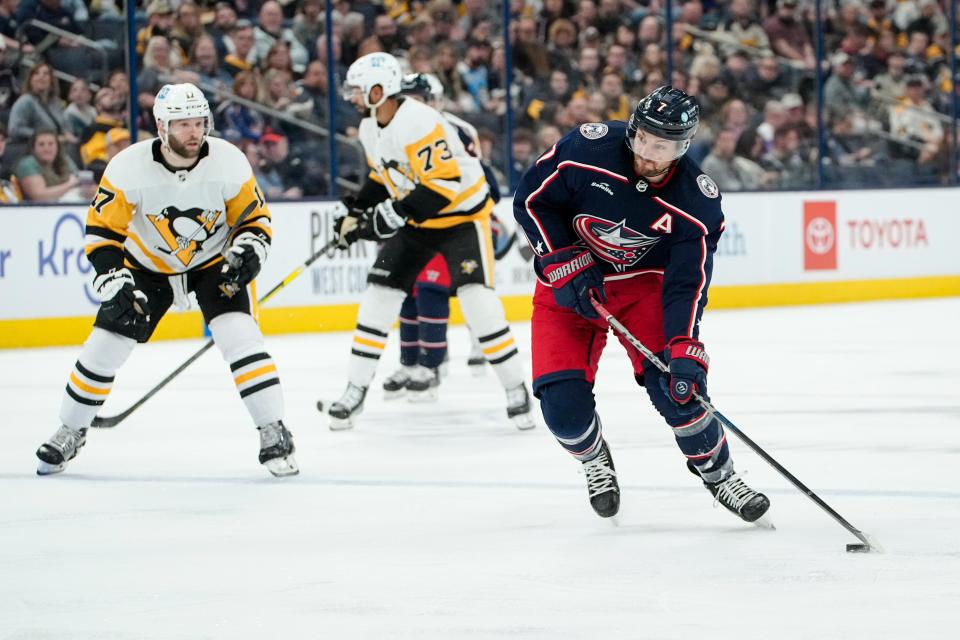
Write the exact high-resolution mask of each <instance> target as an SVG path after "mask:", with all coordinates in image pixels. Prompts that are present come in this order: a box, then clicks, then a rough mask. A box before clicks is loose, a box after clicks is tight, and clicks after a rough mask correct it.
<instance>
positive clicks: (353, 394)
mask: <svg viewBox="0 0 960 640" xmlns="http://www.w3.org/2000/svg"><path fill="white" fill-rule="evenodd" d="M366 397H367V388H366V387H358V386H357V385H355V384H352V383H347V389H346V391H344V392H343V395H342V396H340V399H339V400H337V401H336V402H334V403H333V404H332V405H330V410H329V411H328V412H327V414H328V415H329V416H330V430H331V431H344V430H346V429H352V428H353V421H354V418H355V417H356V416H358V415H360V413H362V412H363V399H364V398H366Z"/></svg>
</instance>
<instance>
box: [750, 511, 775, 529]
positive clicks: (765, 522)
mask: <svg viewBox="0 0 960 640" xmlns="http://www.w3.org/2000/svg"><path fill="white" fill-rule="evenodd" d="M751 524H753V525H755V526H757V527H760V528H761V529H768V530H770V531H776V530H777V527H776V526H774V524H773V520H771V519H770V512H769V511H768V512H767V513H765V514H763V515H762V516H760V517H759V518H757V519H756V520H754V521H753V522H752V523H751Z"/></svg>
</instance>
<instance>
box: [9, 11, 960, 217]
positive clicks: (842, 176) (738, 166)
mask: <svg viewBox="0 0 960 640" xmlns="http://www.w3.org/2000/svg"><path fill="white" fill-rule="evenodd" d="M503 1H505V2H508V3H509V7H508V11H509V14H510V20H509V25H508V27H507V29H506V31H507V33H508V34H509V38H510V45H511V47H510V49H511V56H512V68H513V80H514V82H513V86H512V87H510V88H509V90H508V87H507V82H506V70H507V67H508V64H507V48H506V47H505V46H504V45H505V43H504V25H503V20H504V10H503V4H502V2H491V1H489V0H423V1H417V0H381V1H373V0H333V25H332V32H333V38H332V40H331V41H330V42H328V41H327V25H326V13H325V11H326V3H325V2H321V0H280V1H278V0H227V1H222V0H221V1H214V0H150V1H149V3H148V4H145V5H143V4H141V5H138V20H139V22H138V26H139V29H138V33H137V36H136V51H137V69H136V80H137V82H136V95H135V96H133V99H134V100H135V102H136V105H137V107H138V110H139V114H140V115H139V119H138V123H137V124H138V129H139V131H137V132H136V133H137V135H136V136H132V135H131V132H130V131H129V129H128V126H129V122H128V117H129V116H128V104H129V86H130V85H129V76H128V73H127V71H126V68H125V66H124V62H123V60H124V50H123V46H122V42H124V38H125V33H126V30H125V24H124V18H123V10H122V3H119V4H118V1H117V0H0V59H2V62H3V64H2V66H0V178H2V181H0V202H3V201H11V200H15V199H17V198H22V199H24V200H47V201H49V200H69V199H73V200H82V199H84V198H86V197H89V195H90V194H91V192H92V190H94V189H95V188H96V182H97V180H98V179H99V176H100V175H101V174H102V171H103V169H104V167H105V166H106V163H107V162H108V161H109V159H110V158H111V157H113V155H115V154H116V153H117V152H119V151H120V150H121V149H123V148H124V147H125V146H127V145H129V144H130V142H131V139H132V138H133V137H137V138H139V139H144V138H147V137H150V136H151V135H154V134H155V125H154V122H153V118H152V116H151V108H152V106H153V100H154V96H155V95H156V93H157V91H158V90H159V89H160V87H161V86H163V85H164V84H166V83H169V82H185V81H187V82H193V83H195V84H197V85H198V86H200V87H201V88H202V89H203V91H204V92H205V94H206V95H207V98H208V100H209V101H210V104H211V108H212V109H213V111H214V116H215V128H216V135H219V136H221V137H223V138H225V139H227V140H230V141H231V142H233V143H234V144H236V145H237V146H238V147H240V148H241V149H242V150H243V151H244V153H245V154H246V155H247V157H248V158H249V159H250V162H251V164H252V165H253V166H254V167H255V170H256V173H257V177H258V180H259V181H260V184H261V186H262V187H263V189H264V191H265V192H266V193H267V195H268V196H269V197H271V198H299V197H309V196H319V195H324V194H326V193H328V190H329V188H330V184H331V183H330V176H329V171H330V157H329V141H328V138H327V136H326V130H327V129H328V128H333V129H334V130H335V132H336V134H337V140H338V145H337V149H338V158H339V167H338V171H337V174H338V175H337V178H340V179H343V180H347V181H351V182H359V181H361V180H362V177H363V174H364V173H365V167H364V166H363V160H362V155H361V154H360V153H359V152H358V148H357V146H356V144H355V143H353V142H352V141H351V138H355V137H356V127H357V125H358V123H359V120H360V114H358V113H357V112H356V111H355V110H354V108H353V107H352V106H351V105H350V104H349V103H347V102H345V101H343V100H341V99H340V98H339V94H340V88H339V86H338V87H334V88H331V87H330V86H329V82H328V69H329V68H331V67H332V70H333V77H334V80H335V82H336V83H337V84H338V85H340V84H342V82H343V80H344V78H345V75H346V70H347V68H348V67H349V65H350V63H351V62H353V60H355V59H356V58H357V57H359V56H361V55H364V54H366V53H370V52H373V51H387V52H390V53H392V54H394V55H397V56H398V57H399V58H400V59H401V63H402V64H403V65H404V67H405V68H406V69H408V70H409V71H410V72H427V73H432V74H435V75H436V76H437V77H438V78H439V79H440V81H441V83H442V84H443V86H444V89H445V93H446V98H445V102H446V103H445V109H446V110H448V111H450V112H452V113H455V114H457V115H459V116H461V117H463V118H464V119H466V120H468V121H470V122H472V123H473V124H474V125H475V126H476V127H477V128H478V130H479V132H480V139H481V148H482V150H483V152H484V154H485V155H486V158H487V160H488V161H489V162H490V163H491V164H492V165H493V166H494V167H495V171H496V174H497V177H498V180H499V181H500V182H501V183H502V186H504V187H507V186H508V185H509V184H510V183H513V182H515V180H516V179H517V178H518V177H519V174H520V173H521V172H522V171H524V170H525V169H526V168H527V167H528V166H529V165H530V164H531V163H532V162H533V161H535V159H536V157H537V156H538V155H539V154H540V153H541V152H543V151H544V150H546V149H548V148H549V147H550V146H552V145H553V144H554V143H555V142H556V141H557V140H558V139H559V138H560V137H561V136H562V135H564V134H565V133H566V132H567V131H568V130H570V129H571V128H573V127H575V126H577V125H580V124H582V123H585V122H591V121H597V120H608V119H617V120H625V119H627V118H628V117H629V115H630V113H631V111H632V109H633V107H634V106H635V104H636V102H637V100H638V99H639V98H640V97H642V96H643V95H645V94H646V93H649V92H650V91H652V90H653V89H655V88H656V87H658V86H660V85H662V84H668V83H669V84H672V85H674V86H676V87H679V88H681V89H683V90H685V91H687V92H688V93H691V94H694V95H696V96H697V98H698V99H699V101H700V104H701V109H702V119H701V127H700V131H699V133H698V135H697V137H696V139H695V141H694V144H693V145H692V147H691V149H690V152H689V153H690V154H691V156H692V157H693V158H694V159H695V160H697V161H698V162H700V163H701V164H702V166H703V168H704V170H705V171H706V172H708V173H709V174H710V175H711V176H713V178H714V179H715V180H716V182H717V183H718V184H719V185H720V187H721V188H722V189H724V190H728V191H736V190H768V189H810V188H815V187H817V186H828V187H847V186H874V187H875V186H894V185H914V184H953V183H955V181H956V179H957V175H956V174H953V175H951V173H950V172H951V170H954V171H955V169H956V162H955V156H954V162H951V158H950V154H951V153H953V154H955V153H956V149H957V146H958V145H957V144H956V141H955V140H953V141H951V140H950V136H951V135H952V134H953V133H954V132H955V131H956V128H955V127H953V126H951V121H950V117H949V114H950V113H951V108H952V104H953V100H954V95H953V94H954V92H955V91H956V90H955V82H954V80H955V79H954V78H952V77H951V72H950V68H951V67H950V62H951V54H952V53H955V54H957V55H960V47H958V46H957V43H951V28H950V27H951V25H950V23H949V18H950V13H949V10H950V7H949V2H950V1H951V0H823V2H822V23H821V24H822V37H823V42H822V44H823V50H824V51H825V52H826V53H825V59H824V60H822V62H821V64H820V69H821V71H822V74H823V76H824V77H825V82H824V84H823V86H822V103H823V110H822V112H820V113H818V111H817V68H818V62H817V59H816V56H815V50H816V47H815V45H816V37H817V34H816V33H815V32H816V31H817V30H816V23H815V3H814V1H813V0H686V1H683V0H674V1H673V3H672V5H671V6H672V28H671V29H670V32H669V33H668V32H667V28H666V24H667V23H666V20H665V16H664V11H665V9H664V6H665V1H664V0H503ZM36 21H39V22H41V23H46V24H49V25H53V26H54V27H56V29H57V30H56V31H53V32H52V31H50V30H48V29H44V28H43V27H42V26H39V25H38V24H37V22H36ZM63 32H68V33H74V34H77V36H78V37H77V38H76V39H71V38H70V37H66V36H64V35H63ZM668 42H669V43H670V49H671V55H669V56H668V53H667V50H668V45H667V43H668ZM951 46H953V47H954V52H951ZM328 51H329V52H332V53H330V54H329V55H328ZM331 91H333V92H334V95H335V98H336V99H335V100H334V105H335V106H334V113H332V114H331V112H330V100H329V98H330V92H331ZM508 100H510V101H511V104H512V106H513V112H514V125H515V126H514V128H513V130H512V137H511V139H510V141H509V142H510V144H507V139H506V135H507V134H506V120H507V117H506V116H507V101H508ZM334 123H335V124H334ZM331 125H332V126H331ZM818 126H819V127H822V128H821V129H818ZM821 133H822V135H820V134H821ZM508 149H509V151H510V153H509V154H508V153H507V151H508ZM821 154H822V162H820V163H819V166H818V157H820V155H821ZM508 155H509V160H508ZM878 167H882V171H878V170H877V168H878Z"/></svg>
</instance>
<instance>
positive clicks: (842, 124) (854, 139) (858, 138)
mask: <svg viewBox="0 0 960 640" xmlns="http://www.w3.org/2000/svg"><path fill="white" fill-rule="evenodd" d="M825 137H826V147H827V157H828V158H829V159H830V163H831V164H832V165H833V166H835V167H839V168H842V169H848V168H858V167H867V166H873V165H874V164H876V162H875V159H876V158H875V155H876V150H875V149H874V148H873V145H872V144H871V143H870V141H869V139H867V138H866V137H864V136H863V135H860V134H857V133H856V132H855V130H854V116H853V114H850V113H844V114H839V115H838V116H837V117H836V118H835V119H834V121H833V126H832V127H831V130H830V132H829V133H828V134H827V135H826V136H825Z"/></svg>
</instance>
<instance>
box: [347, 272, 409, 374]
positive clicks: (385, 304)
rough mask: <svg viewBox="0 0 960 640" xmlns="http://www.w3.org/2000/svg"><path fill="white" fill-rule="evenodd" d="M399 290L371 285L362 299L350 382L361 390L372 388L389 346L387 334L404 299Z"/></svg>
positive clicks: (352, 356)
mask: <svg viewBox="0 0 960 640" xmlns="http://www.w3.org/2000/svg"><path fill="white" fill-rule="evenodd" d="M406 297H407V294H405V293H404V292H403V291H401V290H399V289H391V288H389V287H382V286H380V285H376V284H371V285H369V286H368V287H367V288H366V290H365V291H364V292H363V296H362V297H361V298H360V310H359V312H358V313H357V328H356V330H355V331H354V333H353V344H352V345H351V349H350V365H349V367H348V368H347V380H348V381H349V382H350V384H353V385H356V386H358V387H363V388H366V387H369V386H370V381H371V380H373V376H374V374H376V372H377V364H379V362H380V356H382V355H383V350H384V349H385V348H386V347H387V335H388V334H389V333H390V327H391V326H393V323H394V321H395V320H396V319H397V315H398V314H399V313H400V306H401V305H402V304H403V299H404V298H406Z"/></svg>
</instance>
